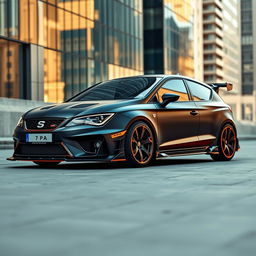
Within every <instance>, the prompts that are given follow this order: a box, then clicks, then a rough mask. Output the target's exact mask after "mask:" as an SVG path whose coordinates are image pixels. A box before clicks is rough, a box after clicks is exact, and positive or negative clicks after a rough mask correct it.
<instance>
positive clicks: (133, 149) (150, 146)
mask: <svg viewBox="0 0 256 256" xmlns="http://www.w3.org/2000/svg"><path fill="white" fill-rule="evenodd" d="M124 146H125V155H126V159H127V161H128V163H129V164H131V165H132V166H147V165H149V164H151V163H152V161H154V160H155V158H156V146H155V138H154V134H153V131H152V129H151V128H150V127H149V126H148V125H147V124H146V123H145V122H142V121H138V122H135V123H134V124H132V125H131V127H130V128H129V130H128V131H127V133H126V137H125V143H124Z"/></svg>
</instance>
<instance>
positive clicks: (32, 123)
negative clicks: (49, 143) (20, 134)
mask: <svg viewBox="0 0 256 256" xmlns="http://www.w3.org/2000/svg"><path fill="white" fill-rule="evenodd" d="M63 120H64V119H27V120H26V121H25V123H26V128H27V129H29V130H46V129H47V130H53V129H55V128H56V127H58V126H59V125H60V124H61V123H62V122H63Z"/></svg>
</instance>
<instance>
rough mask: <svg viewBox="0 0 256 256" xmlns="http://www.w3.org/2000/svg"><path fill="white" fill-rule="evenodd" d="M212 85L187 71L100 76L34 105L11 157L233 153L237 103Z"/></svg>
mask: <svg viewBox="0 0 256 256" xmlns="http://www.w3.org/2000/svg"><path fill="white" fill-rule="evenodd" d="M220 87H227V89H228V90H231V89H232V85H231V84H229V83H221V84H217V83H216V84H211V85H207V84H204V83H200V82H198V81H195V80H193V79H191V78H188V77H183V76H179V75H169V76H166V75H148V76H134V77H127V78H119V79H114V80H110V81H106V82H101V83H98V84H96V85H94V86H92V87H90V88H88V89H86V90H85V91H82V92H81V93H79V94H77V95H76V96H74V97H72V98H71V99H69V100H67V101H66V102H64V103H61V104H53V105H47V106H43V107H39V108H35V109H32V110H30V111H28V112H27V113H25V114H24V115H23V116H22V117H21V118H20V120H19V122H18V124H17V127H16V129H15V131H14V135H13V138H14V154H13V156H12V157H10V158H8V160H26V161H33V162H34V163H36V164H39V165H43V166H52V165H57V164H58V163H60V162H62V161H104V162H118V161H128V162H129V163H131V164H133V165H140V166H144V165H148V164H150V163H151V162H152V161H153V160H154V159H155V158H159V157H164V156H177V155H190V154H209V155H210V156H211V157H212V159H213V160H231V159H232V158H233V157H234V155H235V152H236V151H237V150H238V149H239V143H238V139H237V131H236V127H235V124H234V120H233V116H232V111H231V108H230V107H229V106H228V105H227V104H226V103H224V102H223V101H222V99H221V98H220V97H219V95H218V91H219V88H220Z"/></svg>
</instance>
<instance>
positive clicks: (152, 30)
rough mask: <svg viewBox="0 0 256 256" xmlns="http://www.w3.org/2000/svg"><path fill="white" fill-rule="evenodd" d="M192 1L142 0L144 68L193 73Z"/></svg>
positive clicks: (149, 71)
mask: <svg viewBox="0 0 256 256" xmlns="http://www.w3.org/2000/svg"><path fill="white" fill-rule="evenodd" d="M192 4H193V1H189V0H157V1H155V0H144V70H145V73H147V74H152V73H165V74H176V73H180V74H182V75H187V76H191V77H193V76H194V45H193V32H194V23H193V19H194V14H193V6H192Z"/></svg>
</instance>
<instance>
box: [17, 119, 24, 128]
mask: <svg viewBox="0 0 256 256" xmlns="http://www.w3.org/2000/svg"><path fill="white" fill-rule="evenodd" d="M17 126H19V127H23V126H24V119H23V117H21V118H20V119H19V121H18V123H17Z"/></svg>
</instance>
